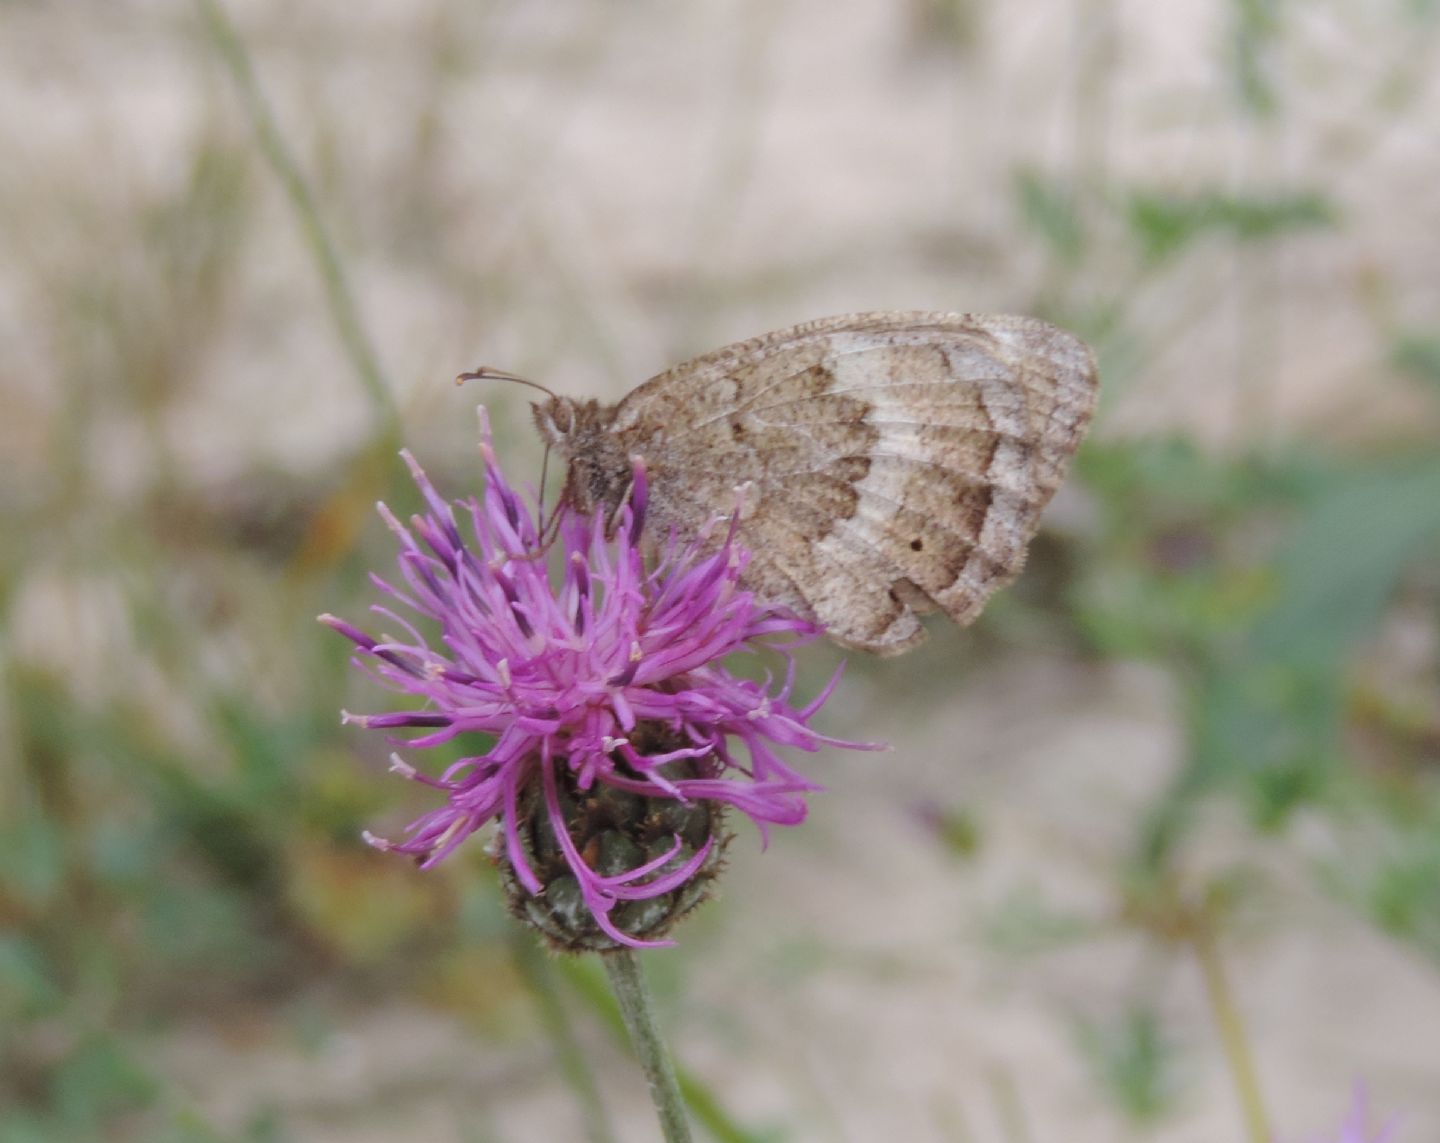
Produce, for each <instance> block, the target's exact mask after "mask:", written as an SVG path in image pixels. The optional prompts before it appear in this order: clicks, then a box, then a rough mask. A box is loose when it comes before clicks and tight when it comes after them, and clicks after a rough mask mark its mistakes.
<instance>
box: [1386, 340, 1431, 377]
mask: <svg viewBox="0 0 1440 1143" xmlns="http://www.w3.org/2000/svg"><path fill="white" fill-rule="evenodd" d="M1390 364H1391V365H1392V366H1393V367H1394V368H1395V369H1397V370H1398V371H1400V372H1401V373H1404V374H1407V375H1408V376H1410V377H1414V378H1415V379H1416V380H1417V381H1423V382H1425V383H1426V384H1429V385H1433V386H1435V387H1437V388H1440V334H1434V333H1428V334H1427V333H1402V334H1399V335H1398V336H1397V337H1396V338H1395V340H1394V341H1393V342H1392V343H1391V346H1390Z"/></svg>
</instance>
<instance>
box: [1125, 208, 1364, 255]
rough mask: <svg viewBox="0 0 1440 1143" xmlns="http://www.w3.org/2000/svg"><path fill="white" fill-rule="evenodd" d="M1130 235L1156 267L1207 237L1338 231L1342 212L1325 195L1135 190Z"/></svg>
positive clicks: (1260, 238) (1248, 238)
mask: <svg viewBox="0 0 1440 1143" xmlns="http://www.w3.org/2000/svg"><path fill="white" fill-rule="evenodd" d="M1125 214H1126V222H1127V223H1128V225H1129V228H1130V233H1131V235H1132V236H1133V237H1134V238H1135V240H1136V241H1137V242H1138V243H1139V244H1140V249H1141V254H1142V256H1143V257H1144V258H1145V259H1146V260H1147V261H1148V262H1151V263H1159V262H1163V261H1166V260H1167V259H1169V258H1172V257H1174V256H1175V255H1176V254H1178V253H1179V252H1180V251H1182V250H1184V249H1185V248H1186V247H1187V246H1189V245H1191V244H1192V243H1193V242H1194V241H1195V240H1196V239H1198V238H1200V237H1201V236H1202V235H1206V234H1222V235H1225V236H1228V237H1229V238H1231V239H1232V240H1234V241H1237V242H1264V241H1269V240H1271V239H1275V238H1279V237H1283V236H1285V235H1288V234H1291V233H1294V232H1297V231H1303V230H1316V229H1323V228H1327V227H1331V226H1334V225H1335V223H1336V221H1337V220H1338V218H1339V210H1338V208H1337V207H1336V206H1335V205H1334V203H1333V202H1332V201H1331V200H1330V199H1329V198H1328V197H1326V196H1325V195H1324V194H1322V193H1321V192H1320V191H1295V192H1289V193H1286V192H1277V193H1274V194H1264V193H1259V192H1256V193H1247V194H1232V193H1230V192H1227V191H1221V190H1206V191H1200V192H1194V193H1187V194H1176V193H1171V192H1167V191H1152V190H1137V191H1134V192H1133V193H1132V194H1131V195H1130V196H1129V199H1128V200H1127V202H1126V205H1125Z"/></svg>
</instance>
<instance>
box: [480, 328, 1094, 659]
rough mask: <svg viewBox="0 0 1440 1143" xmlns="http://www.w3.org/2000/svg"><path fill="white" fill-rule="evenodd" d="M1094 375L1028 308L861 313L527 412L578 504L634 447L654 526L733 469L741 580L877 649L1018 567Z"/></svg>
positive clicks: (1079, 352)
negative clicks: (1026, 313)
mask: <svg viewBox="0 0 1440 1143" xmlns="http://www.w3.org/2000/svg"><path fill="white" fill-rule="evenodd" d="M476 375H478V376H495V375H497V374H496V372H495V371H493V370H481V371H478V373H477V374H471V375H467V376H476ZM1095 392H1096V373H1095V359H1094V356H1093V355H1092V354H1091V352H1090V350H1089V349H1088V348H1087V347H1086V345H1085V344H1084V343H1083V342H1082V341H1080V340H1079V339H1078V338H1076V337H1074V336H1073V335H1071V334H1069V333H1066V332H1065V331H1064V330H1061V329H1058V328H1056V327H1055V326H1053V325H1050V324H1048V323H1046V322H1043V321H1039V320H1038V319H1035V318H1028V317H1011V316H991V315H981V314H952V313H864V314H849V315H845V316H842V317H833V318H826V319H823V320H821V321H814V322H807V323H805V324H804V325H797V326H794V327H792V328H790V329H783V330H778V331H776V332H775V333H767V334H765V335H763V336H761V337H757V338H753V339H751V340H749V341H742V342H738V343H737V344H735V345H729V346H726V347H725V348H724V349H718V350H715V351H714V352H713V353H707V354H704V355H703V356H701V357H696V358H694V359H693V360H691V361H687V362H685V363H684V364H682V365H677V366H675V367H674V368H673V369H670V370H667V371H666V372H664V373H661V374H660V375H659V376H658V377H653V378H651V379H650V380H649V381H647V382H645V383H644V384H643V385H641V386H640V387H639V388H637V389H635V390H633V391H632V392H631V393H630V394H629V395H628V396H626V397H624V398H622V399H621V400H620V402H619V403H618V404H614V405H601V404H600V403H599V402H598V401H593V400H589V401H575V400H571V399H570V398H568V397H556V396H552V397H551V398H550V399H549V400H547V401H545V402H543V403H540V404H536V405H535V406H534V412H535V423H536V425H537V426H538V427H539V430H540V434H541V436H542V437H543V438H544V439H545V441H546V442H547V443H548V444H549V445H551V446H553V447H554V448H555V449H556V450H557V451H558V452H559V453H560V454H561V455H562V456H564V457H565V458H566V460H567V461H568V462H569V472H568V475H567V477H566V480H565V487H564V492H563V494H562V495H563V498H564V500H565V501H567V502H568V503H569V504H571V505H573V506H574V507H575V508H577V509H579V510H581V511H589V510H591V509H593V508H595V507H597V506H604V507H607V508H610V509H612V510H614V509H618V507H619V505H620V503H621V501H622V500H623V498H624V497H625V495H626V493H627V490H628V489H629V487H630V482H631V474H632V468H631V458H632V457H634V456H640V457H643V458H644V461H645V465H646V473H647V477H648V484H649V507H648V517H647V529H649V530H650V531H651V533H652V534H654V535H659V536H665V535H668V534H669V533H670V532H671V530H672V529H673V530H674V531H675V532H676V533H677V534H678V535H679V536H680V537H681V538H683V539H689V538H692V537H694V536H696V535H697V533H698V532H699V531H700V530H701V529H702V528H703V527H704V526H705V525H706V524H707V523H708V522H710V521H711V520H712V519H714V517H716V516H717V515H726V514H728V513H730V512H731V511H733V510H734V507H735V505H736V502H737V497H736V489H737V488H738V487H741V486H748V487H747V488H746V490H745V493H744V495H743V496H741V497H740V499H739V502H740V504H741V518H740V521H739V525H738V528H739V540H740V543H741V544H742V545H743V546H744V547H745V548H746V549H748V550H749V551H750V553H751V562H750V564H749V566H748V568H747V569H746V572H745V584H746V586H747V587H749V588H750V589H751V590H753V591H754V592H755V593H756V594H757V595H758V596H760V597H761V598H763V599H766V600H769V601H772V602H776V603H781V604H786V605H789V606H790V607H793V608H794V609H795V610H796V611H797V612H799V613H800V614H802V615H805V616H808V617H811V618H813V619H815V620H816V621H817V622H819V623H820V624H822V625H823V626H824V627H825V629H826V631H827V633H828V634H829V635H830V636H831V637H832V638H834V639H837V640H838V641H839V642H841V643H843V644H846V645H848V646H852V647H859V648H863V649H864V650H867V651H874V652H876V653H878V654H881V655H894V654H898V653H900V652H901V651H904V650H907V649H908V648H910V647H913V646H914V645H915V644H916V643H918V642H920V640H921V639H923V638H924V634H925V633H924V629H923V628H922V627H921V625H920V621H919V619H918V618H917V613H918V612H923V611H929V610H933V609H934V608H936V607H938V608H940V609H941V610H943V611H944V612H945V613H946V614H948V615H949V616H950V617H951V618H952V619H954V620H955V621H956V622H957V623H962V624H964V623H969V622H970V621H972V620H973V619H974V618H975V617H976V616H977V615H979V614H980V611H981V609H982V608H983V607H984V605H985V601H986V600H987V599H988V598H989V597H990V595H991V593H993V592H994V591H996V590H997V589H998V588H1000V587H1003V586H1004V585H1005V584H1007V583H1009V582H1010V581H1011V580H1012V579H1014V578H1015V576H1016V575H1018V574H1019V572H1020V568H1021V566H1022V565H1023V564H1024V562H1025V548H1026V545H1027V544H1028V543H1029V541H1030V538H1031V537H1032V536H1033V535H1034V533H1035V529H1036V526H1037V523H1038V520H1039V516H1040V512H1041V510H1042V509H1043V508H1044V507H1045V505H1046V504H1047V503H1048V502H1049V500H1050V497H1051V496H1052V495H1053V494H1054V492H1055V489H1056V488H1057V487H1059V485H1060V482H1061V480H1062V479H1064V476H1065V471H1066V468H1067V467H1068V465H1069V462H1070V458H1071V456H1072V455H1074V452H1075V449H1076V447H1077V446H1078V445H1079V443H1080V440H1081V438H1082V437H1083V436H1084V435H1085V430H1086V428H1087V427H1088V425H1089V423H1090V416H1091V413H1092V411H1093V409H1094V405H1095Z"/></svg>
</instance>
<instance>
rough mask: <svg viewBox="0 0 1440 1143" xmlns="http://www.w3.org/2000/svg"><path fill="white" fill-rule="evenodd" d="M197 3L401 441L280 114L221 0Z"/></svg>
mask: <svg viewBox="0 0 1440 1143" xmlns="http://www.w3.org/2000/svg"><path fill="white" fill-rule="evenodd" d="M196 2H197V3H198V4H199V6H200V14H201V16H202V17H204V20H205V25H206V27H207V29H208V30H209V32H210V35H211V37H212V38H213V39H214V41H215V46H216V48H217V49H218V50H219V52H220V57H221V59H223V60H224V61H225V66H226V67H227V68H228V69H229V71H230V76H231V78H232V79H233V80H234V81H235V86H236V87H238V88H239V89H240V98H241V100H242V101H243V102H244V104H245V112H246V114H247V115H248V116H249V118H250V125H251V127H252V128H253V129H254V131H255V137H256V140H257V141H258V143H259V144H260V150H261V152H262V153H263V154H264V156H265V158H266V160H267V161H268V162H269V164H270V167H271V169H272V170H273V171H274V172H275V175H276V177H278V178H279V180H280V185H281V186H282V187H283V188H284V191H285V196H286V198H288V199H289V200H290V206H291V207H292V208H293V209H294V211H295V215H296V217H297V218H298V219H299V221H300V228H301V229H302V230H303V231H304V233H305V240H306V242H307V243H308V244H309V246H310V253H311V256H312V257H313V258H314V259H315V264H316V266H317V268H318V269H319V271H320V279H321V281H322V282H323V283H324V285H325V298H326V301H327V303H328V304H329V307H330V316H331V318H332V319H333V320H334V322H335V326H336V329H337V331H338V333H339V335H340V341H341V344H342V345H344V347H345V352H346V354H347V355H348V356H349V358H350V364H351V365H352V366H353V367H354V369H355V373H356V376H357V377H358V378H359V380H360V384H361V387H362V388H363V389H364V390H365V393H366V395H367V396H368V397H369V398H370V404H371V407H372V408H373V409H374V411H375V415H376V416H377V417H378V418H379V421H380V425H381V428H382V430H383V431H384V433H385V435H386V436H388V437H391V438H393V439H395V440H397V441H398V440H399V414H398V412H397V410H396V408H395V398H394V396H393V395H392V390H391V388H390V386H389V385H388V384H387V383H386V380H385V375H384V372H383V371H382V370H381V368H380V361H379V358H378V356H377V355H376V352H375V348H374V346H372V345H371V344H370V338H369V336H368V335H367V334H366V332H365V325H364V323H363V322H362V321H361V320H360V311H359V307H358V306H357V305H356V304H355V298H354V295H353V294H351V292H350V285H349V282H348V281H347V279H346V277H345V271H344V268H343V266H342V265H341V263H340V256H339V254H338V253H337V252H336V250H335V244H334V243H333V242H332V241H331V240H330V234H329V231H327V230H326V229H325V221H324V218H323V217H322V216H321V213H320V208H319V206H318V205H317V203H316V201H315V194H314V192H313V191H311V189H310V184H309V183H308V182H307V181H306V180H305V176H304V174H303V173H302V172H301V170H300V164H299V163H298V162H297V161H296V159H295V156H294V155H293V154H292V153H291V151H290V147H289V145H288V144H287V143H286V142H285V137H284V135H282V134H281V132H280V128H279V126H278V124H277V123H276V122H275V115H274V113H273V112H272V111H271V110H270V105H269V104H268V103H267V102H266V101H265V94H264V92H262V91H261V90H260V84H259V81H258V80H256V78H255V69H254V67H253V66H252V65H251V63H250V53H249V52H248V51H247V50H246V48H245V43H244V41H243V40H241V38H240V34H239V33H238V32H237V31H236V30H235V25H234V24H232V23H231V22H230V17H229V16H228V15H227V14H226V12H225V9H224V8H223V7H222V6H221V4H220V0H196Z"/></svg>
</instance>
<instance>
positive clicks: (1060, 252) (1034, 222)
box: [1015, 167, 1086, 265]
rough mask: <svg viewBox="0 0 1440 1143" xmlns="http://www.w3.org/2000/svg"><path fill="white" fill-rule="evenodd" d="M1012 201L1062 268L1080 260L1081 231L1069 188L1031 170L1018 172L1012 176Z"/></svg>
mask: <svg viewBox="0 0 1440 1143" xmlns="http://www.w3.org/2000/svg"><path fill="white" fill-rule="evenodd" d="M1015 198H1016V201H1017V202H1018V203H1019V206H1020V217H1021V219H1022V220H1023V222H1024V223H1025V225H1026V226H1028V227H1029V228H1030V229H1031V230H1033V231H1034V232H1035V233H1036V234H1038V235H1039V236H1040V237H1041V238H1042V239H1043V240H1044V242H1045V244H1046V245H1047V246H1049V247H1050V250H1051V252H1052V253H1053V254H1054V255H1055V257H1056V258H1058V259H1059V260H1060V261H1061V262H1063V263H1065V264H1066V265H1074V264H1075V263H1077V262H1079V261H1080V259H1081V258H1082V257H1083V256H1084V253H1085V246H1086V235H1085V228H1084V226H1083V224H1082V223H1081V221H1080V216H1079V214H1078V212H1077V211H1076V209H1075V196H1074V193H1073V192H1072V191H1071V190H1070V188H1069V187H1066V186H1065V185H1063V184H1062V183H1061V182H1060V181H1059V180H1058V179H1055V178H1052V177H1050V176H1048V175H1046V174H1044V173H1043V172H1041V171H1037V170H1035V169H1034V168H1030V167H1026V168H1022V169H1021V170H1020V171H1019V172H1018V173H1017V174H1016V176H1015Z"/></svg>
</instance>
